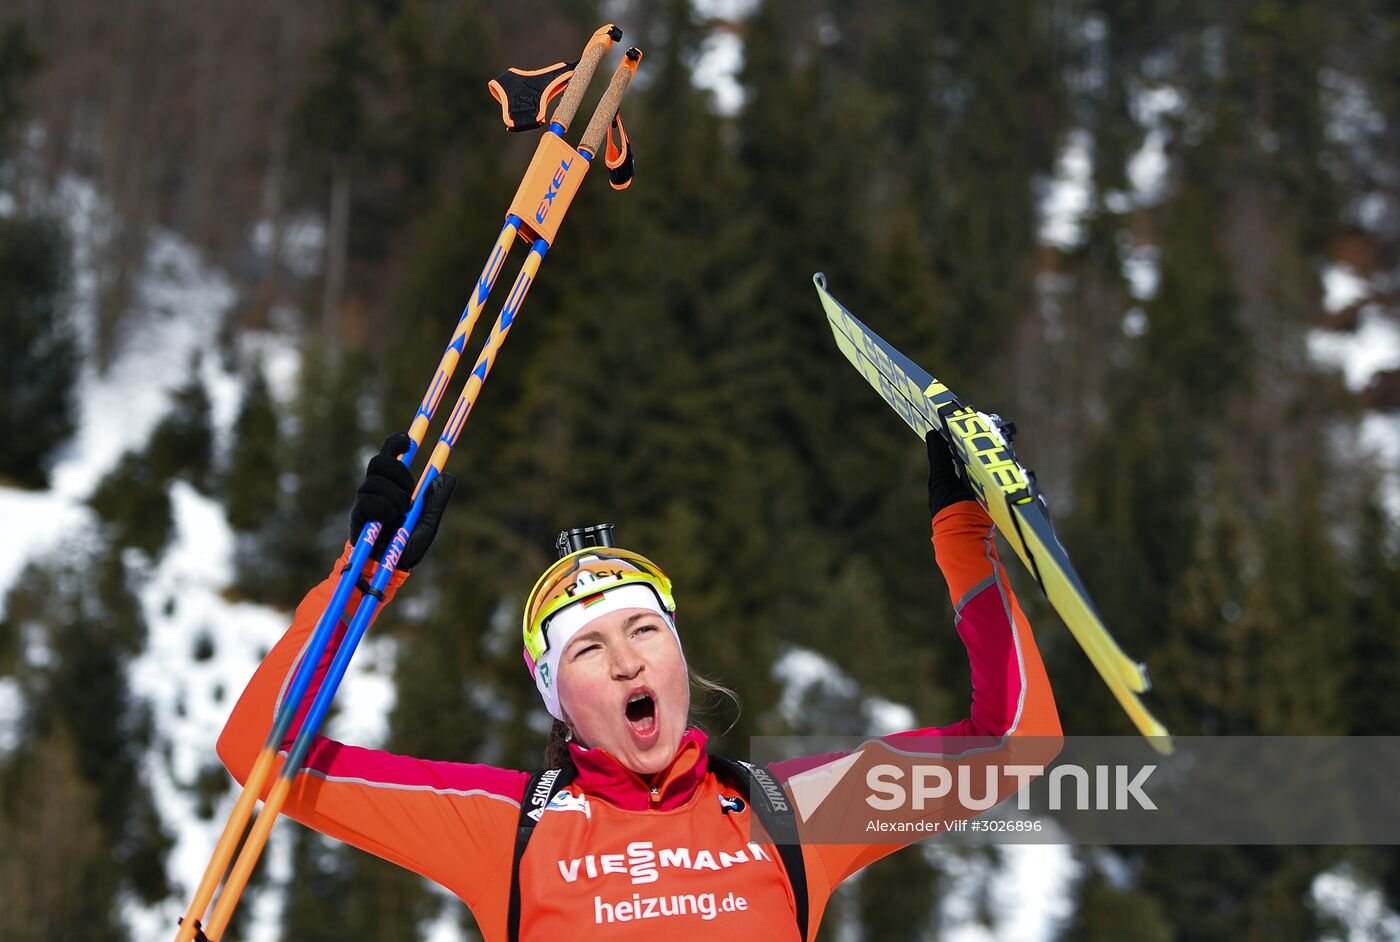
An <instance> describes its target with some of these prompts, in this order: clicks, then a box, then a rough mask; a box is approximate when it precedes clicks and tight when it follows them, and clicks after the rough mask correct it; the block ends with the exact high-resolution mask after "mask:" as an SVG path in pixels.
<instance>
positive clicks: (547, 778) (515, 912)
mask: <svg viewBox="0 0 1400 942" xmlns="http://www.w3.org/2000/svg"><path fill="white" fill-rule="evenodd" d="M577 774H578V769H576V768H575V767H574V766H573V765H566V766H564V767H563V768H559V769H545V770H544V771H543V772H536V773H535V774H534V775H533V776H531V778H530V781H529V782H527V783H526V784H525V796H524V800H523V801H521V802H520V823H519V825H518V826H517V827H516V830H515V855H514V856H513V858H512V859H511V863H510V908H509V909H508V910H507V911H506V938H507V939H508V940H509V942H520V860H521V858H523V857H524V856H525V848H526V847H528V846H529V845H530V836H531V835H533V834H534V833H535V825H536V824H539V823H540V817H541V816H542V815H543V814H544V809H545V808H546V807H548V806H549V803H550V802H551V801H553V800H554V796H555V795H557V794H559V792H561V791H563V790H564V789H565V788H566V787H568V785H569V783H570V782H572V781H573V780H574V776H575V775H577Z"/></svg>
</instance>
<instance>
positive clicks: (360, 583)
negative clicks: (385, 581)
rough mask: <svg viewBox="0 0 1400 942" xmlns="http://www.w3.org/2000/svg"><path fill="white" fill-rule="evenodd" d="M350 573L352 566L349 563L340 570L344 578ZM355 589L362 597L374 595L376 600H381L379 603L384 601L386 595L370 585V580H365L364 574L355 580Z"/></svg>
mask: <svg viewBox="0 0 1400 942" xmlns="http://www.w3.org/2000/svg"><path fill="white" fill-rule="evenodd" d="M349 571H350V565H349V564H348V563H347V564H346V565H345V567H344V568H342V569H341V570H340V574H341V575H342V576H343V575H345V574H346V573H347V572H349ZM355 588H357V589H359V590H360V594H361V595H372V596H374V597H375V598H377V599H379V601H381V602H382V601H384V593H383V592H380V591H379V590H378V589H376V588H375V587H374V586H372V585H370V584H369V580H368V579H366V578H365V574H364V573H363V572H361V573H360V577H359V578H358V579H356V580H355Z"/></svg>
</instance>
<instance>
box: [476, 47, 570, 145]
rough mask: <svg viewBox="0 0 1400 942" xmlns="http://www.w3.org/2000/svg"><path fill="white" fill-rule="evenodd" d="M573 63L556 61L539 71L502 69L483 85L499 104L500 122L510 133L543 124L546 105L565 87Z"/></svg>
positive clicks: (566, 86) (529, 129) (567, 84)
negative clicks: (502, 122)
mask: <svg viewBox="0 0 1400 942" xmlns="http://www.w3.org/2000/svg"><path fill="white" fill-rule="evenodd" d="M577 65H578V63H577V62H556V63H554V64H553V65H547V66H545V67H544V68H543V69H534V70H533V71H526V70H525V69H506V70H505V71H504V72H502V73H501V74H500V75H498V76H496V77H495V78H493V79H492V80H491V81H489V82H487V83H486V87H487V88H488V89H489V90H490V91H491V97H492V98H494V99H496V101H498V102H500V105H501V120H502V121H504V122H505V124H506V128H508V129H509V130H511V131H531V130H534V129H535V128H537V127H539V126H541V125H542V124H544V117H545V113H546V112H547V111H548V110H549V103H550V102H551V101H553V100H554V99H555V97H557V96H558V95H559V94H561V93H562V92H563V91H564V89H566V88H568V87H569V79H571V78H572V77H573V74H574V68H575V66H577Z"/></svg>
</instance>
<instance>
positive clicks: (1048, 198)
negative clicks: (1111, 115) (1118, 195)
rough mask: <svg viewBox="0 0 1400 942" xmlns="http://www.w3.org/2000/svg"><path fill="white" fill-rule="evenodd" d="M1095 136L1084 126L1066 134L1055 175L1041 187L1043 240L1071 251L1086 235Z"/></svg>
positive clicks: (1045, 242)
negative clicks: (1085, 227)
mask: <svg viewBox="0 0 1400 942" xmlns="http://www.w3.org/2000/svg"><path fill="white" fill-rule="evenodd" d="M1093 143H1094V142H1093V138H1092V136H1091V135H1090V134H1089V132H1088V131H1086V130H1085V129H1083V128H1075V129H1074V130H1072V131H1070V132H1069V134H1068V135H1066V137H1065V145H1064V147H1063V148H1061V150H1060V155H1059V157H1058V158H1056V160H1055V175H1054V176H1053V177H1052V178H1051V179H1050V181H1049V182H1048V183H1046V184H1045V185H1044V186H1043V188H1042V196H1041V200H1040V241H1041V244H1043V245H1052V246H1054V247H1055V248H1057V249H1060V250H1061V251H1069V250H1070V249H1073V248H1074V247H1075V246H1077V245H1078V244H1079V243H1080V241H1081V240H1082V239H1083V238H1084V215H1085V214H1086V213H1087V212H1088V211H1089V208H1090V199H1089V198H1090V195H1091V193H1092V186H1093V180H1092V176H1093V171H1094V159H1093Z"/></svg>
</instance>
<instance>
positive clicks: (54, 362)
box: [0, 83, 78, 487]
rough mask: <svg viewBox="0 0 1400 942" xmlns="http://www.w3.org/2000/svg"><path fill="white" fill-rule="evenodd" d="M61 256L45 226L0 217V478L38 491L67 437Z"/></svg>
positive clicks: (51, 229) (67, 327)
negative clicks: (1, 447)
mask: <svg viewBox="0 0 1400 942" xmlns="http://www.w3.org/2000/svg"><path fill="white" fill-rule="evenodd" d="M4 94H5V92H4V87H3V83H0V98H3V96H4ZM66 256H67V247H66V244H65V242H64V239H63V237H62V234H61V233H60V232H59V230H58V228H57V227H56V226H54V225H52V224H51V223H48V222H44V221H42V220H37V219H15V218H0V336H4V338H5V342H4V343H3V344H0V439H3V441H4V442H5V448H4V450H3V452H0V478H10V479H12V480H13V481H15V482H16V483H18V484H21V485H24V486H27V487H42V486H43V485H44V483H45V482H46V480H47V478H48V471H47V468H46V462H47V459H48V458H49V456H50V455H51V454H52V452H53V449H54V448H55V447H56V446H57V445H58V444H59V443H60V442H62V441H63V439H65V438H67V437H68V435H69V434H70V433H71V432H72V431H73V408H74V403H73V386H74V383H75V381H76V380H77V376H78V346H77V341H76V340H75V338H74V335H73V330H72V326H71V324H69V322H68V319H67V317H66V316H65V314H64V313H63V310H62V307H61V306H60V302H61V298H62V292H63V287H64V283H65V277H66V276H65V274H64V270H65V264H66V263H65V259H66Z"/></svg>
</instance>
